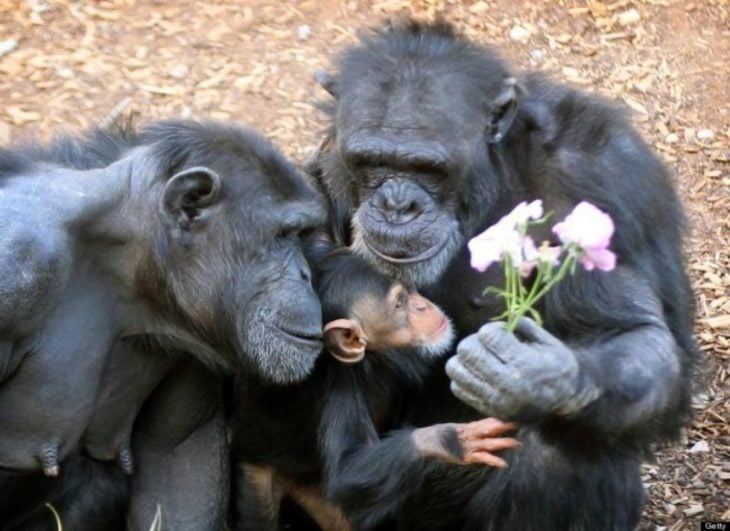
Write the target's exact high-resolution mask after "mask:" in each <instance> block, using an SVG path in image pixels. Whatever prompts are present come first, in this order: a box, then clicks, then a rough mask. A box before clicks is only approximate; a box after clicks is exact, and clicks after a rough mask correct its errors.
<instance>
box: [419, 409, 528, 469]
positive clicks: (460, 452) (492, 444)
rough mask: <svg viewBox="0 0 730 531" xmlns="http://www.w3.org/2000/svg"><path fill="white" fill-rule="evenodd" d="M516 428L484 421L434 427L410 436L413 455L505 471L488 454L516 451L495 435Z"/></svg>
mask: <svg viewBox="0 0 730 531" xmlns="http://www.w3.org/2000/svg"><path fill="white" fill-rule="evenodd" d="M516 428H517V425H516V424H514V423H511V422H502V421H501V420H499V419H495V418H487V419H483V420H478V421H475V422H469V423H461V424H457V423H448V424H435V425H433V426H428V427H427V428H418V429H417V430H415V431H414V432H413V436H412V437H413V443H414V444H415V446H416V451H417V452H418V453H419V454H420V455H421V456H422V457H425V458H428V459H437V460H440V461H445V462H447V463H454V464H459V465H471V464H483V465H489V466H493V467H496V468H507V462H506V461H505V460H504V459H502V458H500V457H497V456H496V455H494V454H492V452H496V451H499V450H509V449H512V448H517V447H518V446H519V445H520V443H519V442H518V441H517V439H513V438H511V437H498V435H502V434H505V433H507V432H510V431H514V430H515V429H516Z"/></svg>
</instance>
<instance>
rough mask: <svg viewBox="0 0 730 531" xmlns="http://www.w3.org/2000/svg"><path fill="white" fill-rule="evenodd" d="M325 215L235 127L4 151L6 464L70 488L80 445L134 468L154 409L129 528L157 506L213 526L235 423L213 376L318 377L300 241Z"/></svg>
mask: <svg viewBox="0 0 730 531" xmlns="http://www.w3.org/2000/svg"><path fill="white" fill-rule="evenodd" d="M323 217H324V209H323V207H322V205H321V202H320V198H319V196H318V194H317V193H316V192H315V190H314V189H313V188H312V187H311V186H310V185H308V184H307V182H306V180H305V179H304V178H303V176H302V175H301V174H300V173H298V172H297V171H296V170H295V169H294V168H293V167H292V166H291V165H290V164H289V163H288V162H286V161H285V159H284V158H283V157H282V156H281V155H280V154H279V153H278V152H277V151H276V150H275V149H274V148H273V147H272V146H271V145H270V144H269V143H268V142H266V141H265V140H263V139H262V138H260V137H259V136H258V135H256V134H255V133H253V132H252V131H249V130H247V129H243V128H240V127H237V126H234V125H224V124H215V123H196V122H186V121H168V122H160V123H157V124H153V125H150V126H148V127H146V128H144V129H143V130H141V131H140V132H135V131H133V130H123V129H121V130H120V131H117V132H112V133H106V132H103V131H97V132H95V133H93V134H91V135H90V136H89V137H87V138H85V139H81V140H73V139H65V140H61V141H59V142H57V143H55V144H54V145H52V146H50V147H45V148H44V147H29V148H19V149H17V150H12V151H11V150H3V151H0V366H1V367H2V368H3V370H2V377H1V380H0V411H1V412H2V413H1V414H0V466H2V467H3V468H6V469H8V468H9V469H14V470H33V469H39V468H42V469H43V471H44V472H45V473H46V475H48V476H57V475H59V474H61V475H63V474H65V473H67V471H66V470H64V465H63V464H61V465H60V468H59V463H60V462H61V461H62V460H63V459H64V457H66V456H67V455H69V454H70V453H71V452H72V451H74V450H76V449H77V448H79V446H80V445H81V443H83V444H84V445H85V446H86V448H87V450H88V451H89V453H91V454H92V455H94V456H96V457H101V458H106V459H109V458H114V457H117V458H119V459H120V461H121V462H122V465H123V466H124V467H125V468H127V469H128V470H129V469H131V454H130V451H129V439H130V433H129V432H130V430H131V426H132V422H134V420H135V417H136V413H137V410H138V409H139V407H140V406H141V404H142V402H143V401H145V399H147V403H145V406H144V410H143V412H142V415H141V416H140V418H139V419H138V420H137V425H136V426H137V427H136V428H135V430H136V432H135V437H134V440H133V441H132V444H133V446H134V449H135V453H137V454H139V456H136V457H139V459H138V461H140V466H139V467H138V474H136V475H135V478H134V482H133V489H134V494H133V497H132V513H133V514H132V515H131V516H130V524H131V525H132V526H133V527H135V526H139V527H144V528H147V527H149V522H150V520H151V519H152V517H153V516H154V511H155V507H156V505H157V504H160V505H161V509H162V515H163V519H164V521H165V522H166V525H167V526H170V528H174V529H178V528H182V527H186V526H192V527H194V528H195V529H207V528H217V527H218V526H219V524H220V519H221V517H222V513H223V512H224V509H225V499H226V496H227V492H226V481H225V479H226V478H227V477H228V472H227V468H226V450H225V446H224V441H225V425H224V420H223V418H222V411H221V408H220V407H219V406H220V405H221V404H220V396H219V395H220V386H219V382H217V381H216V380H215V379H214V377H213V376H212V374H213V372H209V371H208V370H207V369H205V367H208V368H210V369H212V370H213V371H216V372H224V373H225V372H227V373H232V372H233V371H234V370H237V369H238V368H240V367H241V366H243V367H244V370H250V371H253V372H256V373H257V374H260V375H261V376H262V377H263V378H266V379H269V380H271V381H275V382H280V383H284V382H293V381H297V380H301V379H302V378H304V377H305V376H306V375H307V374H308V373H309V372H310V371H311V369H312V367H313V366H314V362H315V359H316V357H317V356H318V355H319V352H320V350H321V348H322V341H321V312H320V306H319V301H318V299H317V297H316V295H315V293H314V291H313V289H312V287H311V283H310V272H309V267H308V265H307V263H306V261H305V259H304V257H303V255H302V253H301V249H300V242H299V235H300V233H301V232H303V231H307V230H309V229H312V228H314V227H316V226H318V225H319V224H320V223H321V222H322V221H323ZM115 341H116V342H117V343H116V346H115V347H114V349H113V350H112V344H113V343H114V342H115ZM110 351H111V355H109V353H110ZM156 351H159V352H156ZM180 351H187V352H191V353H193V354H194V355H195V356H196V358H197V360H198V361H197V362H196V361H194V360H193V359H192V358H191V357H190V356H188V357H187V358H186V357H184V356H183V357H182V358H181V357H180V355H179V354H177V353H178V352H180ZM153 355H155V356H157V358H154V359H153V358H152V356H153ZM200 364H202V365H200ZM198 365H200V366H198ZM204 366H205V367H204ZM148 397H149V398H148ZM137 432H138V433H137ZM192 463H195V468H194V470H193V471H192V473H188V474H185V473H183V471H184V470H186V469H189V467H190V465H191V464H192ZM79 468H80V467H74V469H73V470H71V471H68V473H70V474H74V473H75V472H76V471H77V470H78V469H79ZM21 477H22V476H7V475H6V476H4V477H3V478H2V481H3V482H5V485H4V487H3V490H4V491H10V490H11V488H10V486H11V485H13V484H14V482H22V481H24V480H25V479H20V478H21ZM39 480H40V478H39ZM49 481H50V480H49ZM71 484H74V483H73V481H71V479H69V478H64V480H63V481H62V482H61V481H59V482H58V483H56V485H57V486H58V489H57V490H56V493H57V494H58V491H59V490H63V489H65V488H66V487H68V485H71ZM44 485H49V483H48V482H45V483H44ZM74 485H75V486H74V488H75V487H76V486H78V485H76V484H74ZM45 488H46V487H45V486H44V487H42V488H40V490H43V489H45ZM49 488H50V490H53V487H49ZM16 495H17V496H22V495H23V493H22V492H18V493H16ZM44 496H48V494H45V495H44ZM9 498H11V497H7V498H4V499H3V500H2V505H3V507H2V510H0V514H3V517H6V516H8V517H9V516H10V515H12V511H11V509H15V507H13V505H11V504H12V503H13V502H12V500H11V499H9ZM51 498H53V496H51ZM62 516H64V515H62ZM84 524H85V522H84V521H80V522H77V523H73V522H71V523H70V522H66V525H67V527H70V528H83V525H84ZM178 524H179V525H178Z"/></svg>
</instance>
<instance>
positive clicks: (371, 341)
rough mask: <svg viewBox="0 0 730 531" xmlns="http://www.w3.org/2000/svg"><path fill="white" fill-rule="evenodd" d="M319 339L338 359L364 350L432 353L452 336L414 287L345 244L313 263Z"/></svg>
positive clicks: (356, 358)
mask: <svg viewBox="0 0 730 531" xmlns="http://www.w3.org/2000/svg"><path fill="white" fill-rule="evenodd" d="M317 266H318V270H319V279H318V282H317V291H318V293H319V296H320V299H321V301H322V314H323V316H324V322H325V325H324V343H325V347H326V349H327V351H328V352H329V353H330V354H331V355H333V356H334V357H335V358H337V359H338V360H339V361H341V362H343V363H356V362H358V361H360V360H361V359H363V357H364V356H365V352H366V351H367V352H370V353H376V352H377V353H381V354H387V355H396V356H397V355H400V352H401V351H403V350H406V351H415V352H416V353H418V354H420V355H421V356H425V357H435V356H439V355H441V354H444V353H446V352H448V350H449V348H450V347H451V343H452V340H453V338H454V332H453V328H452V326H451V322H450V321H449V319H448V317H446V315H444V313H443V312H442V311H441V310H440V309H439V308H438V307H437V306H436V305H435V304H434V303H432V302H431V301H430V300H428V299H427V298H425V297H424V296H422V295H421V294H420V293H418V292H417V291H416V290H414V289H412V288H408V287H406V286H404V285H403V284H402V283H401V282H398V281H393V280H391V279H389V278H387V277H386V276H385V275H383V274H382V273H380V272H378V271H377V270H376V269H374V268H373V267H372V266H371V265H370V264H368V263H367V262H365V260H364V259H363V258H362V257H360V256H357V255H355V254H352V253H351V252H349V250H347V249H338V250H335V251H334V252H332V253H330V254H329V255H328V256H326V257H325V258H324V259H323V260H320V261H319V262H318V263H317Z"/></svg>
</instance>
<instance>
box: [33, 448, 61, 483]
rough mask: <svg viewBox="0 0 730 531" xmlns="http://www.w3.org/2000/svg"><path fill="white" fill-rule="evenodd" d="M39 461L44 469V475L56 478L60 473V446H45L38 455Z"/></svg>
mask: <svg viewBox="0 0 730 531" xmlns="http://www.w3.org/2000/svg"><path fill="white" fill-rule="evenodd" d="M38 460H39V461H40V462H41V466H42V467H43V473H44V474H45V475H46V476H48V477H51V478H55V477H57V476H58V473H59V466H58V445H57V444H55V443H48V444H44V445H43V447H42V448H41V451H40V453H39V454H38Z"/></svg>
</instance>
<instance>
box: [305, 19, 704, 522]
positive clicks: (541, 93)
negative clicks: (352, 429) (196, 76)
mask: <svg viewBox="0 0 730 531" xmlns="http://www.w3.org/2000/svg"><path fill="white" fill-rule="evenodd" d="M336 70H337V71H336V73H335V74H334V75H332V76H330V75H326V74H322V75H320V76H319V80H320V82H321V83H322V85H323V86H324V87H325V89H327V90H328V92H330V93H331V94H332V95H333V96H334V104H333V109H332V114H331V117H332V127H331V130H330V132H329V135H328V137H327V138H326V139H325V141H324V142H323V143H322V146H321V147H320V149H319V151H318V153H317V154H316V156H315V157H314V158H313V159H312V163H311V166H310V169H311V171H312V173H313V174H314V175H315V176H316V177H317V178H318V179H319V181H320V182H321V184H322V186H323V188H324V189H325V190H326V192H327V194H328V197H329V198H330V201H331V203H332V211H333V213H334V216H335V217H336V218H337V219H339V221H340V222H341V224H342V226H343V227H346V228H347V230H348V231H349V232H348V239H349V240H350V241H351V242H352V245H353V248H354V249H355V250H356V251H357V252H358V253H359V254H361V255H362V256H363V257H365V258H366V259H367V260H368V261H369V262H370V263H372V264H373V265H374V266H375V267H376V268H378V269H379V270H380V271H382V272H384V273H386V274H388V275H390V276H392V277H395V278H397V279H399V280H400V281H402V282H404V283H406V284H410V285H413V286H416V287H418V288H419V289H420V290H421V291H422V292H423V293H425V294H426V296H428V297H429V298H430V299H431V300H434V301H435V302H437V303H438V304H439V305H440V306H441V307H442V308H443V309H444V310H445V311H446V313H447V314H448V315H449V316H450V317H451V318H452V319H453V321H454V324H455V325H456V328H457V330H458V333H459V336H460V338H462V340H461V342H460V343H459V345H458V348H457V353H456V356H454V357H453V358H451V360H450V361H449V363H448V365H447V366H446V371H444V370H443V368H441V367H439V368H438V369H437V370H435V371H434V372H433V374H432V375H431V379H430V380H429V382H428V383H427V385H424V391H423V393H422V394H420V395H412V396H411V397H409V398H410V399H409V400H408V401H407V402H406V403H403V404H398V405H394V408H398V409H399V412H400V417H401V424H400V425H402V426H408V425H415V426H424V425H428V424H431V423H434V422H442V421H451V422H456V421H459V420H461V419H474V418H479V417H480V416H485V415H489V416H495V417H499V418H502V419H504V420H508V421H517V422H519V423H520V425H521V429H520V432H519V434H518V439H520V440H521V442H522V443H523V447H522V448H521V449H520V450H517V451H513V452H508V453H506V454H504V457H505V459H506V460H507V461H508V463H509V468H506V469H502V470H495V469H486V468H482V467H467V468H464V467H450V468H448V467H445V466H443V465H440V464H436V463H426V462H424V461H423V460H422V459H419V458H418V455H417V452H415V451H413V444H414V443H413V436H412V434H413V429H412V428H403V429H400V430H398V431H395V432H391V433H390V434H383V435H387V436H384V437H382V438H381V439H380V440H379V441H377V442H374V443H373V444H370V445H366V446H363V447H360V448H359V449H358V450H357V451H354V452H352V453H351V454H350V455H348V456H346V460H345V462H344V463H343V464H342V467H341V470H342V473H341V474H340V475H339V476H338V477H337V478H335V479H334V480H333V482H332V483H331V484H330V485H328V486H327V493H328V495H329V496H330V498H331V499H332V500H333V501H335V502H337V503H339V504H340V505H341V506H342V507H343V509H344V511H345V513H346V514H347V515H348V517H349V518H350V519H351V521H352V523H353V524H354V526H355V527H356V528H358V529H372V528H379V529H382V528H392V527H396V528H399V529H408V530H413V529H429V530H435V529H478V530H500V531H501V530H512V529H520V530H537V529H540V530H545V529H548V530H556V531H558V530H560V531H564V530H568V529H570V530H583V529H602V530H608V529H610V530H614V529H615V530H623V529H631V528H633V527H635V525H636V523H637V521H638V519H639V515H640V513H641V507H642V502H643V489H642V485H641V480H640V469H639V466H640V462H641V460H642V458H644V457H646V456H648V455H649V453H650V448H651V446H652V445H653V444H654V443H657V442H661V441H665V440H668V439H671V438H672V437H676V435H677V433H678V431H679V429H680V428H681V427H682V426H683V425H684V424H685V423H686V422H687V420H688V418H689V415H690V407H689V403H690V393H691V380H692V369H693V365H694V364H695V363H696V356H697V354H696V353H697V350H696V347H695V345H694V342H693V340H692V336H691V331H692V319H693V315H692V300H691V299H692V294H691V290H690V286H689V283H688V279H687V276H686V273H685V271H684V265H683V257H682V254H681V234H682V223H683V215H682V211H681V206H680V203H679V200H678V198H677V196H676V193H675V191H674V189H673V186H672V183H671V181H670V179H669V176H668V174H667V172H666V170H665V168H664V167H663V165H662V164H661V162H660V161H659V160H658V159H657V158H656V157H655V156H654V155H653V154H652V153H651V151H650V149H649V148H648V147H647V145H646V144H645V143H644V142H643V141H642V140H641V139H640V138H639V136H638V135H637V133H636V132H635V131H634V130H633V129H632V128H631V126H630V125H629V124H628V122H627V120H626V119H625V118H624V117H623V116H622V115H621V113H620V112H619V111H618V110H617V109H615V108H614V107H613V106H611V105H610V104H608V103H606V102H603V101H601V100H600V99H598V98H595V97H593V96H587V95H585V94H581V93H579V92H576V91H574V90H571V89H569V88H566V87H562V86H559V85H556V84H553V83H551V82H549V81H546V80H544V79H542V78H541V77H539V76H536V75H527V76H525V77H523V78H521V79H519V80H517V79H515V78H514V77H513V75H512V74H511V73H510V72H509V71H508V70H507V69H506V67H505V66H504V65H503V64H502V63H501V62H500V61H499V60H498V59H497V58H496V57H495V55H494V54H493V52H491V51H490V50H488V49H485V48H483V47H480V46H477V45H474V44H472V43H470V42H468V41H467V40H465V39H464V38H462V37H460V36H458V35H456V34H455V32H454V30H453V29H452V28H451V27H450V26H448V25H446V24H444V23H441V22H438V23H434V24H421V23H416V22H405V23H402V24H396V25H392V26H389V27H387V28H385V29H384V30H382V31H379V32H376V33H375V34H372V35H369V36H366V37H364V38H363V39H362V42H361V43H360V44H359V45H356V46H353V47H351V48H349V49H347V50H345V52H344V53H343V54H342V55H341V56H340V58H339V60H338V62H337V64H336ZM538 198H539V199H542V200H543V201H544V209H545V211H546V212H552V213H553V214H552V215H553V216H554V218H553V219H555V220H560V219H563V218H565V216H566V214H568V213H569V212H570V211H571V210H572V209H573V208H574V207H575V206H576V205H578V204H579V203H581V202H582V201H587V202H589V203H591V204H592V205H594V206H595V207H596V208H597V209H600V211H602V212H604V213H605V214H606V215H608V216H610V218H611V219H612V220H613V222H614V223H615V233H614V234H613V240H612V242H611V249H610V252H611V253H615V259H616V261H615V264H612V263H609V262H610V260H611V259H610V257H609V256H608V255H606V254H605V253H604V254H602V255H601V254H600V253H598V254H596V260H597V261H594V262H593V265H594V266H597V268H596V269H594V270H593V271H588V270H587V269H586V268H584V267H576V271H575V274H574V275H568V276H566V278H564V279H563V280H562V281H561V282H559V283H557V284H556V285H555V286H554V287H553V288H552V289H551V290H550V291H549V292H548V293H547V294H546V295H545V297H544V298H542V299H541V300H540V301H539V302H538V303H537V307H536V309H537V310H539V312H540V315H541V316H542V318H543V320H544V322H543V327H540V326H538V325H537V324H536V323H535V322H534V321H533V320H531V319H529V318H523V319H521V320H519V321H518V322H517V324H516V330H515V332H514V333H513V332H511V331H509V330H507V329H506V327H505V324H504V323H502V322H498V321H497V322H490V321H491V320H492V319H493V318H494V317H496V316H499V315H500V314H502V313H503V312H504V311H505V305H504V298H503V297H501V296H499V294H496V293H492V292H489V291H487V292H486V293H484V289H485V287H487V286H503V285H504V280H505V278H504V268H499V267H490V268H488V269H487V270H486V272H485V273H479V272H477V271H475V270H474V269H472V268H471V267H470V256H469V253H468V250H467V247H466V245H465V243H466V241H467V240H469V239H470V238H473V237H474V236H475V235H477V234H478V233H479V232H481V231H483V230H484V229H486V228H487V227H490V226H492V225H494V224H495V223H496V222H497V221H498V220H499V219H500V218H501V217H503V216H504V215H505V214H507V213H508V212H510V211H511V210H512V209H513V208H514V207H515V205H517V204H519V203H521V202H523V201H527V202H530V201H532V200H535V199H538ZM551 224H552V222H551V223H550V224H542V225H540V226H538V227H537V228H538V229H539V233H538V234H536V235H535V236H536V237H535V241H536V242H542V241H547V242H548V244H547V246H548V247H549V246H551V245H555V244H557V243H559V242H560V238H562V237H563V235H561V234H560V232H561V230H557V231H556V232H557V233H554V232H552V231H551V230H550V228H551V227H550V226H549V225H551ZM565 229H566V227H565V226H563V227H562V230H563V233H565ZM602 249H603V250H606V248H605V246H604V247H602ZM596 251H597V252H598V249H596ZM601 260H603V262H601ZM605 260H608V261H609V262H606V261H605ZM584 265H585V264H584ZM599 265H603V267H598V266H599ZM614 265H615V267H613V266H614ZM608 266H611V267H608ZM597 269H605V270H606V271H599V270H597ZM534 274H535V273H534V272H533V277H531V278H528V279H527V284H526V285H527V286H530V281H532V280H534ZM485 323H486V324H485ZM446 373H448V378H447V374H446ZM449 379H450V382H449ZM449 388H450V389H451V390H452V391H453V393H454V395H456V397H458V398H459V399H461V401H463V403H465V404H468V405H469V406H471V408H473V409H471V408H467V407H466V406H465V405H464V404H463V403H461V402H459V401H457V400H455V399H454V397H453V395H451V394H450V393H449Z"/></svg>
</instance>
